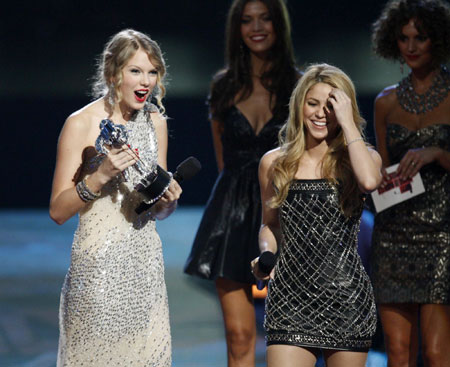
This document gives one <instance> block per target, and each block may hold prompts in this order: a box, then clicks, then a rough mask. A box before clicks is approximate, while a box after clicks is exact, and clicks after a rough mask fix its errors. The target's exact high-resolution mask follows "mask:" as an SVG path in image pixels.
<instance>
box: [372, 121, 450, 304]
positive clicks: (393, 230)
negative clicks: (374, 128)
mask: <svg viewBox="0 0 450 367" xmlns="http://www.w3.org/2000/svg"><path fill="white" fill-rule="evenodd" d="M387 137H388V138H387V139H388V140H387V146H388V153H389V159H390V161H391V162H399V161H400V159H401V158H402V157H403V156H404V155H405V154H406V152H407V151H408V150H409V149H416V148H422V147H431V146H436V147H440V148H442V149H444V150H447V151H450V125H443V124H434V125H429V126H426V127H423V128H421V129H419V130H417V131H412V130H409V129H407V128H406V127H404V126H402V125H398V124H393V123H390V124H388V125H387ZM420 175H421V177H422V180H423V184H424V187H425V193H423V194H421V195H418V196H416V197H414V198H412V199H410V200H406V201H404V202H402V203H400V204H397V205H395V206H393V207H391V208H388V209H386V210H384V211H382V212H380V213H378V214H377V215H376V217H375V226H374V231H373V238H372V256H371V263H372V265H371V268H372V281H373V285H374V290H375V297H376V300H377V302H379V303H436V304H450V172H448V171H446V170H445V169H444V168H443V167H441V166H440V165H439V164H437V163H431V164H428V165H425V166H423V167H422V168H421V170H420Z"/></svg>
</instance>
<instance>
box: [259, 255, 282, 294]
mask: <svg viewBox="0 0 450 367" xmlns="http://www.w3.org/2000/svg"><path fill="white" fill-rule="evenodd" d="M276 261H277V257H276V256H275V254H274V253H273V252H270V251H264V252H263V253H262V254H261V255H260V256H259V260H258V267H259V271H260V272H261V273H264V274H265V275H269V274H270V272H271V271H272V269H273V268H274V266H275V263H276ZM264 286H265V282H264V280H258V281H257V283H256V287H257V288H258V289H259V290H261V289H263V288H264Z"/></svg>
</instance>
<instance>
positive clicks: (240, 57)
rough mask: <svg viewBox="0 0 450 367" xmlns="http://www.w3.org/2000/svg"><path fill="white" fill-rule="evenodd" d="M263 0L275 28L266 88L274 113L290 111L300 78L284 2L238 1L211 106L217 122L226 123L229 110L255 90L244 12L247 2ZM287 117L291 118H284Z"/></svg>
mask: <svg viewBox="0 0 450 367" xmlns="http://www.w3.org/2000/svg"><path fill="white" fill-rule="evenodd" d="M252 1H260V2H262V3H263V4H265V5H266V6H267V9H268V11H269V14H270V17H271V20H272V24H273V29H274V30H275V35H276V39H275V43H274V45H273V47H272V48H271V49H270V51H269V53H268V57H267V60H266V62H267V64H268V65H270V67H269V69H268V70H267V71H266V72H265V73H264V74H263V75H262V76H261V82H262V84H263V86H264V87H265V88H266V89H267V90H268V91H269V92H270V97H271V101H272V99H273V98H275V104H274V107H273V110H272V113H273V114H274V115H275V116H279V115H280V114H282V113H285V112H284V111H286V110H287V108H286V106H287V105H288V103H289V97H290V95H291V92H292V90H293V88H294V86H295V83H296V81H297V79H298V78H299V76H300V73H299V71H298V70H297V68H296V66H295V58H294V51H293V47H292V39H291V24H290V20H289V13H288V10H287V7H286V4H285V2H284V0H234V1H233V3H232V4H231V7H230V9H229V11H228V17H227V25H226V33H225V36H226V37H225V67H224V68H223V69H222V70H220V71H219V72H218V73H217V74H216V75H215V77H214V80H213V83H212V86H211V94H210V106H211V114H212V117H213V118H214V119H217V120H219V121H222V120H223V117H224V114H225V113H226V111H227V110H228V108H229V107H230V106H231V105H233V104H234V103H235V98H236V96H237V95H238V94H239V100H238V101H237V102H239V101H242V100H245V99H246V98H248V96H249V95H250V94H251V92H252V91H253V82H252V75H251V74H252V70H251V64H250V50H249V49H248V47H247V46H246V45H245V44H244V42H243V41H242V36H241V22H242V13H243V11H244V7H245V5H246V4H247V3H249V2H252ZM282 117H283V118H284V117H287V116H282Z"/></svg>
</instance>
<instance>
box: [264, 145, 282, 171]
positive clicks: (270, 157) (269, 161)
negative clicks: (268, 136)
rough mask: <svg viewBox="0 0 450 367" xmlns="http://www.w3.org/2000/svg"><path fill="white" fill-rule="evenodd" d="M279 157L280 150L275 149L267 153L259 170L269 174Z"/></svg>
mask: <svg viewBox="0 0 450 367" xmlns="http://www.w3.org/2000/svg"><path fill="white" fill-rule="evenodd" d="M279 156H280V148H275V149H272V150H269V151H268V152H266V153H265V154H264V155H263V156H262V158H261V160H260V162H259V170H260V171H264V172H268V171H269V170H270V169H271V167H273V164H274V163H275V161H276V160H277V158H278V157H279Z"/></svg>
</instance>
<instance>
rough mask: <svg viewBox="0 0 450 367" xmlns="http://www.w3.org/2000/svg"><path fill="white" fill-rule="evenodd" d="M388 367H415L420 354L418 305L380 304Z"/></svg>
mask: <svg viewBox="0 0 450 367" xmlns="http://www.w3.org/2000/svg"><path fill="white" fill-rule="evenodd" d="M378 309H379V312H380V317H381V324H382V325H383V332H384V342H385V344H386V352H387V355H388V367H415V366H416V365H417V353H418V349H419V346H418V343H419V341H418V314H419V306H418V305H417V304H400V303H396V304H393V303H391V304H380V305H378Z"/></svg>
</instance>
